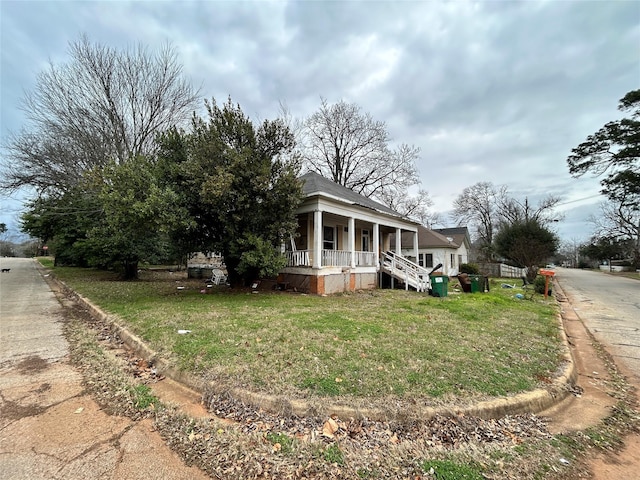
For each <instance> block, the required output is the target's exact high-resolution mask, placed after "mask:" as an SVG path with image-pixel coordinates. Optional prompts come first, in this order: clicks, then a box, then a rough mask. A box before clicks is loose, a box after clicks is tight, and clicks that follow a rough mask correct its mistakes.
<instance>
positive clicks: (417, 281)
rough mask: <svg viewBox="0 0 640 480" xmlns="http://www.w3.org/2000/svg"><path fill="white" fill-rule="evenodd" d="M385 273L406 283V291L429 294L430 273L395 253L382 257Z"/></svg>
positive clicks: (385, 253) (382, 266)
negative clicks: (413, 290) (411, 289)
mask: <svg viewBox="0 0 640 480" xmlns="http://www.w3.org/2000/svg"><path fill="white" fill-rule="evenodd" d="M380 266H381V269H382V271H383V272H385V273H386V274H388V275H390V276H391V277H393V278H395V279H396V280H399V281H400V282H402V283H404V286H405V289H407V290H408V289H409V287H411V288H414V289H415V290H416V291H417V292H428V291H429V288H431V283H430V280H429V271H428V270H426V269H425V268H422V267H421V266H420V265H417V264H415V263H413V262H412V261H410V260H407V259H406V258H405V257H403V256H402V255H397V254H395V253H394V252H383V253H382V255H381V257H380Z"/></svg>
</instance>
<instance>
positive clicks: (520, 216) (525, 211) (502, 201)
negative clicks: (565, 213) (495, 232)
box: [496, 187, 562, 226]
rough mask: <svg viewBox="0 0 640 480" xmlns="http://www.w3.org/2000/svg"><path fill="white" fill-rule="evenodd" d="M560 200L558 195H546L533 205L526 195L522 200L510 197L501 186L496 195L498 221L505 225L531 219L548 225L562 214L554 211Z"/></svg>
mask: <svg viewBox="0 0 640 480" xmlns="http://www.w3.org/2000/svg"><path fill="white" fill-rule="evenodd" d="M560 200H561V199H560V197H556V196H555V195H548V196H546V197H545V198H543V199H542V200H540V201H539V202H538V204H537V205H535V206H534V205H532V204H531V203H529V198H527V197H525V199H524V202H522V201H520V200H518V199H516V198H513V197H510V196H509V194H508V191H507V188H506V187H502V188H501V189H500V191H499V192H498V195H497V196H496V209H497V214H498V216H499V218H500V222H501V223H505V224H507V225H513V224H514V223H518V222H528V221H529V220H533V221H535V222H536V223H539V224H540V225H543V226H549V225H550V224H551V223H553V222H557V221H559V220H561V219H562V215H559V214H558V213H556V212H554V208H555V207H556V205H557V204H558V203H559V202H560Z"/></svg>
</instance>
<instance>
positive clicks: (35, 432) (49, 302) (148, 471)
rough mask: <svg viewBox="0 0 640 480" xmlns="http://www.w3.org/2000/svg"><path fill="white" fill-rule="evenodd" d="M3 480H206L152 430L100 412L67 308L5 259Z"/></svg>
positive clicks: (28, 265) (38, 279) (0, 379)
mask: <svg viewBox="0 0 640 480" xmlns="http://www.w3.org/2000/svg"><path fill="white" fill-rule="evenodd" d="M4 266H6V267H7V268H9V267H10V268H11V271H10V273H3V274H2V279H1V280H2V288H0V303H1V305H2V315H1V319H0V334H1V336H2V342H0V480H24V479H29V480H39V479H42V480H57V479H60V480H63V479H64V480H87V479H101V480H102V479H113V480H123V479H126V480H138V479H140V480H147V479H149V478H154V479H166V480H172V479H175V480H180V479H185V478H189V479H196V480H204V479H206V478H208V477H207V476H206V475H204V474H203V473H202V472H201V471H200V470H199V469H197V468H195V467H193V468H189V467H186V466H185V465H184V463H183V462H182V460H181V459H180V458H179V457H178V455H177V454H175V453H174V452H173V451H172V450H170V449H169V448H168V447H167V446H166V445H165V443H164V440H163V439H162V438H161V437H160V435H159V434H158V433H157V432H156V431H155V430H154V428H153V424H152V421H151V420H144V421H140V422H134V421H132V420H129V419H127V418H124V417H115V416H110V415H107V414H106V413H105V412H103V411H102V410H101V409H100V407H99V406H98V405H97V404H96V402H95V401H94V400H93V399H92V398H91V396H89V395H88V394H86V393H85V391H84V387H83V385H82V376H81V374H80V373H79V372H78V371H77V370H76V369H75V368H74V367H73V366H71V365H70V364H69V358H68V354H69V348H68V344H67V342H66V340H65V338H64V337H63V335H62V325H61V324H62V321H63V309H62V308H61V306H60V303H59V302H58V301H57V300H56V298H55V296H54V295H53V293H52V292H51V291H50V289H49V286H48V285H47V284H46V283H45V281H44V279H43V278H42V276H41V275H40V273H39V271H38V270H37V269H36V267H35V265H34V262H33V260H31V259H3V267H4Z"/></svg>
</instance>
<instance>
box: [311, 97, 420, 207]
mask: <svg viewBox="0 0 640 480" xmlns="http://www.w3.org/2000/svg"><path fill="white" fill-rule="evenodd" d="M389 142H390V137H389V133H388V131H387V126H386V125H385V123H384V122H380V121H376V120H374V119H373V118H372V117H371V115H370V114H369V113H363V112H362V111H361V109H360V107H359V106H357V105H355V104H352V103H346V102H344V101H340V102H338V103H336V104H333V105H330V104H329V103H328V102H327V100H326V99H324V98H323V99H321V105H320V109H319V110H318V111H317V112H315V113H313V114H312V115H311V116H310V117H309V118H307V119H306V120H305V121H304V123H303V128H302V129H301V130H300V135H299V145H300V148H301V151H302V157H303V160H304V163H305V166H306V168H307V169H308V170H311V171H314V172H317V173H319V174H320V175H322V176H324V177H326V178H329V179H331V180H333V181H334V182H336V183H338V184H339V185H343V186H345V187H347V188H350V189H351V190H353V191H355V192H357V193H359V194H361V195H364V196H366V197H372V198H375V199H376V200H379V201H381V202H383V203H385V204H387V205H388V206H389V207H391V208H400V210H399V213H403V214H407V215H409V216H411V215H412V213H413V212H417V211H418V210H420V209H422V210H424V211H426V210H427V209H428V207H429V206H430V205H429V203H430V200H429V197H428V195H427V194H426V192H425V193H421V194H419V195H417V196H411V195H410V194H409V193H408V192H409V189H410V187H412V186H414V185H418V184H419V183H420V179H419V176H418V170H417V168H416V160H417V159H418V157H419V154H420V149H419V148H418V147H416V146H414V145H408V144H401V145H399V146H398V147H397V148H395V149H392V148H391V147H390V146H389ZM425 202H426V203H425ZM403 210H404V211H403Z"/></svg>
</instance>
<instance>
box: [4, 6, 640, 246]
mask: <svg viewBox="0 0 640 480" xmlns="http://www.w3.org/2000/svg"><path fill="white" fill-rule="evenodd" d="M0 6H1V19H0V21H1V25H0V30H1V32H2V38H1V41H2V59H1V75H2V79H1V82H2V83H1V99H0V100H1V109H2V111H1V118H0V121H1V125H0V129H1V136H2V141H3V143H4V142H5V141H6V138H7V135H8V133H9V132H10V131H14V132H17V131H19V129H20V128H21V126H22V125H24V124H25V119H24V116H23V115H22V112H21V111H20V110H19V108H18V106H19V99H20V98H21V97H22V96H23V92H24V91H25V90H26V91H28V90H31V89H32V88H33V86H34V82H35V78H36V75H37V74H38V72H40V71H41V70H43V69H44V68H46V66H47V64H48V62H49V60H51V61H53V62H54V63H60V62H64V61H66V60H67V58H68V57H67V49H68V44H69V42H71V41H74V40H77V39H78V38H79V36H80V35H81V34H82V33H86V34H87V35H88V36H89V38H90V39H91V40H92V41H97V42H101V43H105V44H108V45H111V46H116V47H127V46H131V45H134V44H137V43H141V44H144V45H146V46H148V47H149V48H152V49H155V48H158V47H159V46H161V45H162V44H163V43H166V42H170V43H171V44H173V45H174V46H175V47H176V49H177V51H178V54H179V58H180V61H181V62H182V63H183V65H184V71H185V73H186V75H187V76H188V77H189V78H190V79H191V81H192V82H193V83H194V85H196V86H201V92H202V95H203V97H205V98H211V97H215V98H216V99H217V100H218V101H220V102H223V101H224V100H226V98H227V97H228V96H229V95H230V96H231V97H232V99H233V101H234V102H238V103H240V105H241V107H242V109H243V110H244V111H245V112H246V113H247V114H248V115H250V116H251V117H252V118H254V119H255V120H260V119H265V118H275V117H276V116H277V115H278V114H279V105H280V103H281V102H284V103H286V105H287V106H288V108H289V110H290V112H291V114H292V115H294V116H295V117H305V116H308V115H309V114H311V113H312V112H313V111H315V110H316V109H317V108H318V107H319V105H320V97H324V98H326V99H327V100H328V101H329V102H331V103H333V102H336V101H338V100H341V99H343V100H345V101H347V102H353V103H356V104H358V105H359V106H360V107H361V108H362V110H363V111H365V112H369V113H371V115H372V116H373V117H374V118H375V119H376V120H382V121H385V122H386V123H387V125H388V127H389V132H390V134H391V136H392V137H393V139H394V141H395V142H397V143H408V144H413V145H417V146H419V147H420V148H421V158H420V160H419V163H418V168H419V171H420V175H421V178H422V182H423V187H424V188H426V189H427V190H428V191H429V193H430V195H431V198H432V199H433V200H434V202H435V210H436V211H439V212H447V211H448V210H450V209H451V208H452V202H453V200H454V199H455V198H456V196H457V195H458V194H459V193H460V192H461V190H462V189H463V188H465V187H468V186H471V185H473V184H475V183H477V182H480V181H488V182H492V183H494V184H495V185H507V186H508V187H509V190H510V192H511V194H512V195H513V196H515V197H517V198H519V199H524V197H525V196H528V197H529V199H530V200H532V201H535V200H536V199H538V198H539V197H540V196H541V195H546V194H549V193H551V194H555V195H560V196H562V198H563V202H565V204H564V205H563V206H562V207H561V209H562V210H564V212H565V215H566V217H565V220H564V221H563V222H561V223H559V224H557V231H558V233H559V234H560V235H561V237H562V238H563V239H564V240H585V239H587V238H588V237H589V234H590V232H591V226H590V225H589V223H588V222H587V218H588V217H589V215H591V214H596V213H597V211H598V203H599V202H600V201H602V200H603V199H602V198H601V197H599V196H598V191H599V185H598V180H597V179H594V178H586V177H585V178H581V179H573V178H571V177H570V176H569V174H568V169H567V165H566V158H567V156H568V155H569V153H570V151H571V149H572V148H573V147H575V146H577V145H578V144H579V143H580V142H582V141H583V140H584V139H585V138H586V137H587V135H589V134H591V133H593V132H595V131H596V130H598V129H599V128H600V127H601V126H602V125H604V123H606V122H608V121H610V120H614V119H617V118H620V116H621V114H620V112H618V111H617V104H618V100H619V99H620V98H621V97H622V96H623V95H624V94H625V93H627V92H628V91H630V90H634V89H637V88H640V2H638V1H526V2H512V1H492V2H468V1H452V2H436V1H422V2H409V1H393V2H385V1H376V2H370V1H362V2H360V1H348V2H324V1H316V2H302V1H297V2H280V1H278V2H264V1H260V2H257V1H256V2H231V1H224V2H223V1H206V2H125V1H110V2H104V1H84V2H82V1H74V2H68V1H55V2H54V1H50V2H30V1H6V0H1V1H0ZM1 201H2V212H1V216H0V222H5V223H7V224H11V225H15V217H16V213H17V210H18V208H19V205H18V204H17V203H16V202H15V201H13V200H11V199H1Z"/></svg>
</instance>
